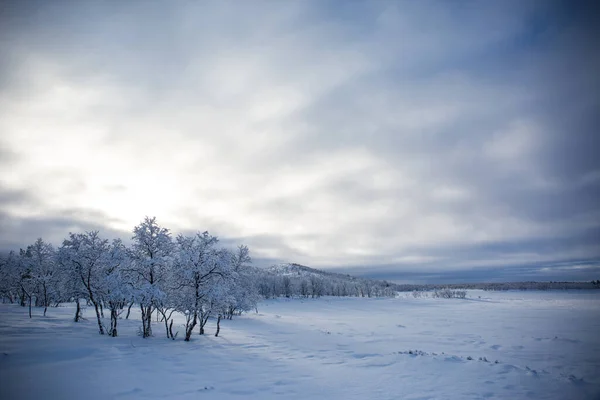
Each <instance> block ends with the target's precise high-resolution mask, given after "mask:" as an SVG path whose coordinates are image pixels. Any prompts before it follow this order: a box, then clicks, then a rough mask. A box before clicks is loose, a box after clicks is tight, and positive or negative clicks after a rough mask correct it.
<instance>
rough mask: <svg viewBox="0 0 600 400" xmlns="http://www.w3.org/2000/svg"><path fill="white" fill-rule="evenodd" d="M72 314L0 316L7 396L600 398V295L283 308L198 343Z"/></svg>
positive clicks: (481, 295)
mask: <svg viewBox="0 0 600 400" xmlns="http://www.w3.org/2000/svg"><path fill="white" fill-rule="evenodd" d="M73 311H74V310H73V308H72V307H71V306H64V307H60V308H52V309H49V311H48V316H47V317H42V315H41V314H42V313H41V310H34V317H33V319H31V320H30V319H29V318H27V311H26V309H24V308H21V307H18V306H14V305H7V304H2V305H0V398H2V399H86V400H92V399H113V398H115V399H148V398H177V399H200V398H207V399H209V398H210V399H213V398H214V399H229V398H257V399H307V398H326V399H337V398H339V399H482V398H499V399H524V398H533V399H596V398H600V333H599V332H600V318H599V317H600V291H597V292H585V291H579V292H578V291H570V292H503V293H498V292H479V291H469V293H468V298H467V299H465V300H458V299H432V298H413V297H412V295H410V294H406V295H404V294H403V295H402V296H401V297H399V298H396V299H365V298H342V299H340V298H322V299H314V300H313V299H306V300H300V299H294V300H286V299H279V300H272V301H266V302H263V303H261V304H259V310H258V311H259V312H258V313H250V314H247V315H244V316H241V317H237V318H235V319H234V320H233V321H224V322H223V323H222V329H221V335H220V336H219V337H218V338H216V337H214V336H213V333H214V321H213V322H212V323H209V326H208V329H207V335H205V336H199V335H197V334H195V335H194V336H193V341H192V342H189V343H188V342H184V341H183V340H181V339H180V338H178V340H176V341H171V340H167V339H166V338H165V333H164V326H163V324H162V323H155V324H154V327H153V329H154V334H155V336H154V337H153V338H151V339H142V338H140V337H139V336H137V335H136V333H137V329H138V326H139V325H141V323H140V322H139V320H138V314H133V313H132V317H130V319H129V320H124V319H123V320H120V322H119V324H120V330H119V332H120V336H119V337H118V338H110V337H101V336H99V335H98V334H97V333H96V327H95V321H94V318H93V310H92V309H88V310H87V311H86V317H87V318H88V320H87V321H85V322H83V323H77V324H76V323H74V322H72V314H73ZM178 322H181V321H178ZM179 330H180V331H183V329H182V328H179ZM181 335H182V332H180V336H181ZM411 353H412V354H411ZM480 357H481V358H484V359H483V360H480ZM469 358H472V359H469ZM485 360H487V361H485ZM496 360H497V363H496Z"/></svg>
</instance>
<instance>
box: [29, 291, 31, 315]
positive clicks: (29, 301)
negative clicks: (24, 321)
mask: <svg viewBox="0 0 600 400" xmlns="http://www.w3.org/2000/svg"><path fill="white" fill-rule="evenodd" d="M29 318H31V296H29Z"/></svg>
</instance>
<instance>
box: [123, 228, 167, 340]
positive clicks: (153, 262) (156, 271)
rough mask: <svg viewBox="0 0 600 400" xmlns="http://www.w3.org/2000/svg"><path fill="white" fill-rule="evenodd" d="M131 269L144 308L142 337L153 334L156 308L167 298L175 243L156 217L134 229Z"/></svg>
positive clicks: (137, 295)
mask: <svg viewBox="0 0 600 400" xmlns="http://www.w3.org/2000/svg"><path fill="white" fill-rule="evenodd" d="M132 240H133V243H132V245H131V247H130V248H129V251H128V253H129V257H130V261H131V262H130V266H129V269H128V272H129V273H130V276H131V277H132V279H133V282H134V286H135V298H136V300H137V302H138V303H139V305H140V309H141V311H142V337H145V338H146V337H149V336H152V325H151V324H152V312H153V311H154V310H155V307H156V305H157V304H159V303H160V302H161V301H162V299H164V296H165V292H164V290H163V285H165V284H166V283H167V280H168V277H169V273H170V268H171V264H172V257H173V250H174V245H173V241H172V240H171V233H170V232H169V230H168V229H166V228H163V227H161V226H160V225H158V223H157V222H156V218H155V217H153V218H149V217H146V218H144V220H143V221H142V222H141V223H140V224H139V225H137V226H136V227H135V228H134V229H133V237H132Z"/></svg>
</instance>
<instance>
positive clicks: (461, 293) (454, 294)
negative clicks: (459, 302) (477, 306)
mask: <svg viewBox="0 0 600 400" xmlns="http://www.w3.org/2000/svg"><path fill="white" fill-rule="evenodd" d="M433 297H435V298H440V299H464V298H465V297H467V291H466V290H452V289H448V288H445V289H439V290H435V291H434V292H433Z"/></svg>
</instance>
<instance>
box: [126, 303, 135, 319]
mask: <svg viewBox="0 0 600 400" xmlns="http://www.w3.org/2000/svg"><path fill="white" fill-rule="evenodd" d="M132 306H133V301H132V302H131V303H129V307H127V315H126V316H125V319H129V314H130V313H131V307H132Z"/></svg>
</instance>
